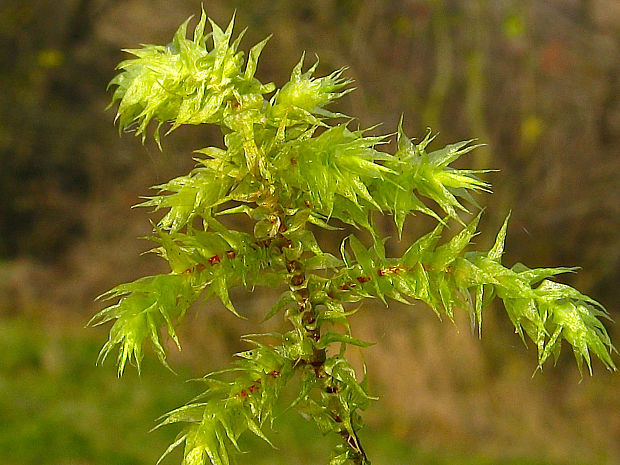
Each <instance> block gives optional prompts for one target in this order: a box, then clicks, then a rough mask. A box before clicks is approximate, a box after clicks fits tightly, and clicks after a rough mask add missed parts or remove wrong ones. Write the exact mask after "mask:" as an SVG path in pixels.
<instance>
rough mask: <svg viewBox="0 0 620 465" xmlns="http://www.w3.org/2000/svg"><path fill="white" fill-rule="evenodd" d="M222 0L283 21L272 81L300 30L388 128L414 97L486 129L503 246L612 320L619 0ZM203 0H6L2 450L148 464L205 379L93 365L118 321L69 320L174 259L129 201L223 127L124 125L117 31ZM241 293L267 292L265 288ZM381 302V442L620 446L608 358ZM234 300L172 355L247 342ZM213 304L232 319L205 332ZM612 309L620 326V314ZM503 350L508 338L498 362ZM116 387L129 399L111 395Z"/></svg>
mask: <svg viewBox="0 0 620 465" xmlns="http://www.w3.org/2000/svg"><path fill="white" fill-rule="evenodd" d="M205 9H206V10H207V12H208V14H209V15H210V16H212V17H213V18H214V19H215V20H216V21H218V22H220V23H225V22H227V20H228V19H229V18H230V16H231V15H232V12H233V10H234V9H236V10H237V15H238V18H239V19H238V24H239V25H247V26H249V28H250V29H249V32H248V35H251V37H248V38H247V39H246V40H247V43H255V42H256V41H258V40H261V39H262V38H263V37H264V36H266V35H267V34H269V33H274V37H273V38H272V40H271V41H270V43H269V44H268V47H269V48H270V49H271V50H270V53H266V54H265V55H264V59H263V60H262V63H261V67H260V68H259V70H258V75H259V76H260V78H261V80H263V81H265V82H267V81H270V80H273V81H275V82H278V83H281V82H283V81H284V80H285V79H286V78H287V77H288V76H289V74H290V69H291V68H292V66H293V65H294V64H295V63H296V62H297V61H298V59H299V51H300V50H306V51H307V54H308V55H309V56H311V55H312V54H313V53H317V54H318V55H319V56H320V57H321V60H322V62H321V65H320V66H319V70H320V69H321V68H322V67H323V66H324V69H326V70H330V69H335V68H340V67H341V66H349V67H350V68H349V71H348V72H347V73H348V76H350V77H353V78H354V79H355V80H356V84H355V86H356V87H357V88H358V90H357V91H356V92H354V93H352V94H350V95H349V96H347V97H345V98H344V99H343V101H342V103H341V104H342V110H343V112H345V113H349V114H356V115H363V117H362V118H361V119H360V121H359V124H360V126H361V127H368V126H372V125H374V124H376V123H378V122H380V121H381V122H384V123H385V125H384V127H383V129H384V130H385V131H390V130H391V129H392V128H395V127H396V124H397V122H398V120H399V118H400V115H401V113H403V114H404V115H405V126H406V128H405V129H406V132H408V133H410V134H414V133H418V134H420V136H422V135H423V134H424V132H425V128H426V126H431V127H432V128H433V129H434V130H438V131H440V135H439V136H438V137H439V139H440V142H446V141H451V140H461V139H465V138H468V137H470V136H471V135H472V134H473V135H476V136H477V137H479V139H480V140H481V142H484V143H486V144H488V145H487V148H486V150H485V151H481V152H479V154H478V155H477V158H474V159H473V160H471V159H470V160H466V161H465V163H466V164H468V165H471V163H472V162H473V164H474V165H476V166H478V167H480V166H485V167H492V168H498V169H501V171H502V173H501V176H498V177H496V178H495V177H494V176H493V175H491V176H489V181H491V182H492V183H493V184H494V191H495V194H494V203H493V205H489V208H488V210H487V211H488V214H487V215H486V216H487V218H488V219H487V220H486V221H488V222H489V223H494V224H492V225H490V227H483V228H482V229H485V230H492V231H494V230H496V229H497V227H498V226H499V223H500V221H501V220H500V218H503V216H504V215H505V213H506V209H507V208H508V206H509V205H510V206H512V208H513V216H512V223H511V230H510V231H509V235H508V237H509V242H508V244H507V256H508V260H507V261H508V262H510V257H512V256H514V257H517V256H518V257H519V259H522V260H523V261H524V262H525V263H528V264H531V265H533V266H548V265H556V264H560V265H567V266H571V265H580V266H582V267H583V270H582V271H581V272H580V273H579V274H578V275H576V276H575V277H568V278H566V279H567V282H568V283H569V284H571V285H575V286H577V287H579V288H580V289H582V290H583V291H584V292H586V293H588V294H590V295H592V296H594V297H595V298H597V299H598V300H600V301H601V302H602V303H603V304H604V305H605V306H606V307H607V308H608V309H609V310H610V312H611V313H612V314H614V315H615V317H616V320H617V319H618V318H617V316H618V312H619V311H618V308H619V307H618V305H617V302H618V300H619V299H618V297H619V296H620V292H619V289H620V286H618V283H619V282H620V271H619V270H620V241H619V240H618V238H619V232H620V183H618V176H619V174H620V158H619V157H618V154H620V98H619V95H620V79H619V77H620V5H619V4H618V2H617V1H615V0H570V1H565V0H564V1H560V0H537V1H535V0H527V1H523V0H520V1H518V0H501V1H498V0H494V1H491V0H473V1H465V0H409V1H406V0H399V1H336V0H320V1H319V0H317V1H308V2H285V1H283V0H270V1H266V0H255V1H252V2H242V1H236V0H235V1H222V0H213V1H209V2H206V3H205ZM199 11H200V2H199V1H198V0H179V1H175V2H169V1H164V0H148V1H143V0H127V1H123V2H121V1H113V0H107V1H105V0H99V1H98V0H76V1H69V0H59V1H56V2H49V1H43V0H39V1H36V0H35V1H32V2H24V1H21V0H5V1H4V2H3V4H2V7H1V10H0V70H2V71H0V340H1V341H2V342H1V347H0V348H1V351H0V389H1V390H2V400H1V403H0V410H1V412H0V417H1V421H0V425H1V426H0V428H2V429H1V430H0V452H1V453H0V463H7V464H17V463H93V464H94V463H153V459H156V457H157V455H158V454H159V452H161V447H158V446H157V445H156V443H157V441H161V443H162V444H163V443H164V442H166V441H169V440H170V435H172V436H173V435H174V433H173V432H172V431H167V432H166V431H163V432H161V433H160V432H156V433H152V434H150V435H147V434H146V432H145V430H146V429H148V427H149V425H151V424H153V423H152V420H154V419H155V417H156V416H157V415H158V414H159V413H160V412H161V411H164V410H165V409H166V408H169V407H173V406H175V405H177V404H178V403H179V402H181V401H182V400H186V399H188V398H189V397H191V395H188V392H191V386H188V387H187V391H185V390H184V391H182V392H181V391H177V390H175V389H176V388H173V387H172V386H176V384H177V381H176V380H174V379H173V378H172V375H170V374H168V373H166V372H163V371H161V370H160V369H159V368H154V367H153V366H148V365H147V366H146V367H145V369H144V370H143V371H144V375H143V379H142V380H141V381H138V380H134V379H127V378H124V379H123V380H120V381H119V380H116V379H114V378H113V376H112V373H113V368H112V366H111V365H110V366H106V367H104V368H103V369H95V368H94V367H93V364H94V360H95V359H96V351H97V348H98V347H99V346H100V345H101V343H102V342H103V340H104V338H105V334H104V331H102V332H96V331H93V330H82V329H78V328H79V327H80V326H79V325H77V326H76V324H75V322H76V320H77V321H79V322H80V323H85V322H86V321H87V319H88V317H89V315H90V314H92V313H93V310H94V304H93V303H92V298H93V297H94V296H96V295H97V294H99V293H100V292H101V291H102V290H105V289H108V288H110V287H111V286H112V285H114V284H117V283H119V282H122V281H125V280H130V279H134V278H136V277H138V276H141V275H144V274H145V273H151V272H153V270H157V269H159V268H158V267H159V266H161V264H159V263H158V262H157V261H153V259H151V258H148V257H142V258H140V259H139V260H138V259H136V258H135V256H136V254H135V251H137V250H144V249H145V248H146V244H142V243H140V241H138V240H136V239H135V237H137V236H141V235H145V234H148V233H149V231H148V228H149V224H148V221H147V220H146V219H145V216H146V215H145V214H143V213H141V212H139V211H138V212H136V211H134V213H133V214H128V213H127V212H128V207H129V206H131V205H133V204H136V203H138V202H139V196H140V195H146V194H148V190H147V187H148V186H150V185H153V184H157V183H158V182H160V181H162V180H166V179H169V178H170V177H172V176H173V175H175V174H176V173H179V172H182V171H183V170H185V169H186V168H187V167H189V166H191V165H192V163H193V162H192V161H191V154H190V153H188V149H187V147H194V146H196V143H195V142H191V141H196V140H198V141H200V142H199V144H204V145H205V146H206V145H209V144H210V143H211V139H210V136H211V134H212V132H211V129H209V128H202V127H201V128H193V129H191V130H187V129H180V130H179V135H180V137H179V136H177V137H176V138H175V140H172V141H164V144H165V145H166V151H167V153H168V154H169V155H166V156H163V155H161V154H160V153H159V151H158V150H157V148H156V147H155V146H154V145H151V144H148V143H147V145H146V146H145V147H143V146H141V145H140V143H139V141H138V140H136V139H135V138H133V137H124V138H119V137H118V135H117V133H116V131H115V129H114V128H113V127H112V124H111V121H112V118H113V113H112V112H105V111H104V109H105V107H106V105H107V103H108V102H109V95H108V94H106V92H105V87H106V85H107V82H108V81H109V80H110V79H111V77H112V76H113V75H114V69H113V67H114V66H115V64H116V63H118V62H119V61H120V60H121V59H122V58H124V56H123V55H122V54H121V52H120V51H119V50H120V49H121V48H131V47H135V46H137V45H138V43H139V42H142V41H148V42H151V43H160V42H162V41H165V40H166V39H167V38H168V37H169V36H170V34H171V32H172V31H174V30H175V28H176V26H177V25H178V24H179V23H180V22H181V21H183V20H184V19H185V18H186V17H187V16H188V15H190V14H197V13H199ZM480 201H481V202H482V203H484V201H485V198H484V197H482V198H480ZM408 227H410V228H419V229H424V228H425V225H423V224H421V225H417V224H410V225H408ZM485 240H487V243H488V240H490V238H483V237H481V238H479V241H480V242H481V243H482V242H484V241H485ZM236 297H237V300H236V301H237V302H239V305H238V307H239V308H241V309H242V308H244V307H247V308H248V313H249V314H250V315H252V314H253V312H252V310H251V305H256V304H257V302H256V301H253V302H249V301H248V302H244V301H243V296H236ZM258 304H260V300H259V301H258ZM383 311H384V310H383V309H381V308H378V309H377V310H376V311H375V310H373V309H370V308H369V309H366V310H365V312H364V313H363V314H360V316H359V318H358V320H357V325H358V326H359V328H357V329H356V333H358V334H361V336H363V337H364V338H365V339H367V340H375V341H377V342H378V344H377V346H376V347H374V348H372V349H370V355H369V357H368V358H367V360H366V362H367V363H368V364H369V371H370V372H371V373H375V378H374V379H373V380H372V386H373V388H374V390H375V392H376V393H377V394H378V395H380V396H381V397H382V400H381V407H382V408H379V409H374V410H375V411H376V413H375V416H374V417H373V418H370V419H369V423H370V429H369V431H370V433H368V432H367V434H368V436H369V438H375V439H376V443H374V444H373V443H371V444H370V445H369V446H368V448H369V449H370V450H371V451H372V449H373V448H377V449H375V450H379V449H380V448H385V450H386V452H385V454H388V453H392V452H391V451H396V452H393V453H394V454H401V455H393V456H389V455H385V454H382V453H373V454H372V455H373V456H376V457H381V456H382V455H383V456H385V457H386V459H385V460H383V461H382V462H383V463H411V462H415V463H421V464H442V463H471V464H484V463H520V464H521V463H528V462H527V460H528V458H527V457H531V462H529V463H554V464H562V463H572V464H581V463H584V464H586V463H587V464H618V463H620V415H619V414H618V412H620V389H619V387H620V381H618V377H617V376H614V375H609V374H607V373H603V370H602V368H601V367H600V365H598V366H596V367H595V377H594V378H593V379H589V378H588V379H585V380H584V381H583V382H582V383H581V384H578V381H579V375H578V374H577V373H576V369H575V368H574V367H572V366H571V364H570V363H565V361H568V362H570V360H569V357H568V356H566V357H563V358H562V359H561V360H560V362H559V364H558V365H559V366H558V367H556V368H555V369H549V370H547V371H545V372H544V373H543V374H542V375H541V374H538V375H537V376H536V377H535V378H533V379H530V374H531V372H532V370H533V368H534V366H535V360H534V359H533V355H532V352H531V351H529V352H526V351H525V350H522V347H521V342H520V341H519V339H518V337H516V336H515V335H513V334H510V332H509V328H508V324H505V323H504V322H503V321H500V320H499V319H498V321H495V319H494V318H493V315H492V312H490V314H489V317H488V318H487V320H486V322H485V325H487V326H498V327H499V328H498V329H499V331H494V330H490V331H487V332H486V334H503V336H499V337H500V339H501V340H495V339H494V340H491V339H488V338H485V337H484V336H483V339H482V340H481V341H480V340H478V339H477V338H476V337H475V336H472V335H470V334H469V331H468V329H467V324H466V323H465V322H462V323H461V324H459V326H458V327H459V328H461V331H460V332H458V331H457V329H456V328H454V327H452V326H450V325H439V324H438V323H437V321H435V320H434V317H433V315H432V314H431V312H429V311H428V310H426V309H424V310H422V309H421V310H420V311H419V312H416V311H415V310H414V313H411V311H410V310H404V309H399V308H396V309H393V310H390V311H391V312H394V315H395V318H394V321H396V322H397V323H395V324H391V325H390V326H385V323H384V322H383V319H382V318H380V317H381V312H383ZM221 312H222V311H221V309H219V308H217V307H216V308H214V309H213V311H209V312H203V314H201V315H200V316H199V317H197V318H196V320H195V322H194V324H193V325H191V326H192V328H191V329H190V330H189V331H188V333H189V334H187V335H186V338H185V339H186V340H187V338H193V341H196V342H195V343H193V342H192V343H191V344H190V343H189V342H188V343H187V346H188V351H187V352H184V353H183V354H181V355H179V356H178V360H177V362H178V364H180V365H181V366H184V367H186V368H185V369H186V370H188V371H190V372H193V373H195V374H196V375H200V374H201V373H203V372H206V371H207V369H208V368H216V367H218V366H224V365H226V364H227V362H228V359H227V358H221V357H222V354H227V353H229V352H230V351H231V349H232V350H234V349H238V348H241V347H242V346H241V345H240V343H239V342H238V336H239V334H243V327H241V326H238V325H237V326H236V323H233V320H232V319H229V318H228V317H226V316H225V315H221V314H220V313H221ZM373 313H377V314H376V315H373ZM207 327H209V328H211V329H210V330H209V331H210V332H213V329H212V328H213V327H216V328H218V331H217V333H218V334H217V337H215V338H212V339H207V338H206V337H204V334H205V333H206V331H205V329H204V328H207ZM487 329H491V328H488V327H487ZM610 330H611V334H612V338H613V339H614V340H615V341H616V342H617V341H618V339H619V337H620V331H619V330H618V327H617V325H616V326H615V327H614V326H611V327H610ZM83 333H84V334H83ZM190 345H191V346H192V347H191V349H190V347H189V346H190ZM435 345H441V346H442V347H443V348H444V349H445V350H442V351H439V352H436V351H434V350H432V348H433V347H434V346H435ZM504 347H510V348H509V349H505V348H504ZM500 350H502V351H504V350H511V351H512V352H511V354H510V356H499V355H498V351H500ZM383 351H386V352H389V353H390V357H385V356H384V355H382V352H383ZM205 354H208V355H205ZM396 355H398V356H396ZM205 356H208V357H209V359H210V361H209V363H210V366H209V367H205V366H202V365H200V363H201V361H202V360H204V358H205ZM218 357H220V358H218ZM505 359H511V360H513V361H512V362H511V363H509V364H500V363H498V361H499V360H505ZM386 360H392V362H390V363H386ZM395 371H396V372H398V373H400V374H401V376H400V377H398V379H397V380H393V376H391V375H390V374H391V373H394V372H395ZM388 379H391V381H390V382H389V383H387V381H386V380H388ZM166 380H169V384H168V386H170V387H166V386H167V384H166V383H168V381H166ZM483 386H484V389H482V387H483ZM142 396H143V397H142ZM68 399H69V400H68ZM130 402H133V403H130ZM118 405H121V406H123V405H124V406H126V411H127V412H130V417H120V416H117V415H118V413H117V412H118ZM403 406H404V407H403ZM108 408H109V410H107V409H108ZM377 410H378V411H377ZM115 412H116V413H115ZM6 419H8V421H5V420H6ZM304 425H305V423H303V422H300V424H299V425H293V426H290V427H285V426H283V427H282V433H281V434H282V436H283V438H291V441H294V440H295V438H299V437H301V438H302V440H303V438H305V437H307V435H308V434H313V433H310V432H309V431H310V430H311V428H308V427H306V426H304ZM286 428H289V429H288V430H287V429H286ZM166 434H168V435H167V436H166ZM119 438H122V439H123V440H122V441H121V440H119ZM371 440H372V439H371ZM107 441H109V442H107ZM129 441H134V442H133V443H130V442H129ZM410 445H413V449H412V448H410ZM291 448H292V449H293V450H295V447H294V446H292V447H291ZM282 449H283V450H284V449H285V448H284V447H283V448H282ZM288 449H289V448H288V447H287V448H286V450H288ZM6 450H8V451H9V452H8V453H7V452H5V451H6ZM414 451H416V452H414ZM63 454H64V455H63ZM266 454H267V452H266ZM466 454H468V456H466ZM276 456H277V455H276ZM388 457H390V458H389V459H388ZM485 457H486V458H485ZM310 459H311V458H310ZM45 460H49V461H48V462H45ZM302 460H303V459H302V458H299V457H291V460H290V461H291V463H304V462H302ZM502 460H503V462H502ZM511 460H512V462H511ZM536 460H547V462H543V461H540V462H536ZM3 461H4V462H3ZM309 462H310V460H309Z"/></svg>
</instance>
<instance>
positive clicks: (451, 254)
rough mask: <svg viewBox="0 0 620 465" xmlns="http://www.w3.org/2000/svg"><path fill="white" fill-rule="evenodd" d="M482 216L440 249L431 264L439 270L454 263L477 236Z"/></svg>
mask: <svg viewBox="0 0 620 465" xmlns="http://www.w3.org/2000/svg"><path fill="white" fill-rule="evenodd" d="M480 216H481V213H480V214H478V216H476V218H474V219H473V220H472V221H471V222H470V223H469V224H468V225H467V227H465V228H464V229H463V230H462V231H461V232H459V233H458V234H457V235H456V236H454V237H453V238H452V239H451V240H450V241H449V242H448V243H446V244H444V245H442V246H440V247H438V248H437V250H436V251H435V253H434V255H433V257H432V259H431V263H432V264H433V265H435V266H436V267H437V268H439V269H442V268H444V267H446V266H447V265H449V264H450V263H452V262H453V261H454V260H455V259H456V257H458V256H459V255H460V254H461V253H462V252H463V250H464V249H465V247H467V246H468V245H469V243H470V241H471V239H472V238H473V237H474V235H475V234H476V228H477V227H478V222H479V221H480Z"/></svg>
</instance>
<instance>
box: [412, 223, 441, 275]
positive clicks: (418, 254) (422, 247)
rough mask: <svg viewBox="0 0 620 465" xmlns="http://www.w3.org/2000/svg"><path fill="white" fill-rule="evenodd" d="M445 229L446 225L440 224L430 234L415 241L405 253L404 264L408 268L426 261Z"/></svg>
mask: <svg viewBox="0 0 620 465" xmlns="http://www.w3.org/2000/svg"><path fill="white" fill-rule="evenodd" d="M443 228H444V225H443V224H442V223H439V224H438V225H437V226H436V227H435V229H433V230H432V231H431V232H430V233H427V234H425V235H424V236H422V237H420V238H419V239H418V240H417V241H415V242H414V243H413V244H412V245H411V246H409V248H408V249H407V251H406V252H405V253H404V255H403V257H402V262H403V263H404V264H405V265H407V266H413V265H415V264H416V263H419V262H420V261H422V260H425V259H426V257H427V256H428V254H429V253H431V252H432V251H433V249H434V248H435V245H436V244H437V242H438V241H439V238H440V237H441V232H442V231H443Z"/></svg>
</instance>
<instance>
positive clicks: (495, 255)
mask: <svg viewBox="0 0 620 465" xmlns="http://www.w3.org/2000/svg"><path fill="white" fill-rule="evenodd" d="M508 220H510V213H508V215H506V219H505V220H504V223H503V224H502V227H501V229H500V230H499V232H498V233H497V238H496V239H495V243H494V244H493V247H491V250H489V252H488V254H487V256H488V257H489V258H490V259H491V260H493V261H496V262H498V263H499V262H501V261H502V254H503V253H504V242H505V241H506V231H507V230H508Z"/></svg>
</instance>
